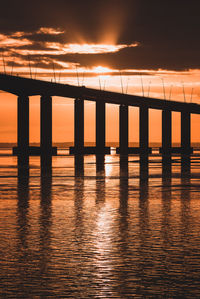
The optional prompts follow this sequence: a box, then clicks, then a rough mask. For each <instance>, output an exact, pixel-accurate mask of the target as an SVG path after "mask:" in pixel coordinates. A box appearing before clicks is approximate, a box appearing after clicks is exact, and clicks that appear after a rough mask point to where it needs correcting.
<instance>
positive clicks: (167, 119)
mask: <svg viewBox="0 0 200 299" xmlns="http://www.w3.org/2000/svg"><path fill="white" fill-rule="evenodd" d="M171 146H172V112H171V111H170V110H163V111H162V148H161V149H160V152H161V153H162V154H163V158H169V157H170V156H171Z"/></svg>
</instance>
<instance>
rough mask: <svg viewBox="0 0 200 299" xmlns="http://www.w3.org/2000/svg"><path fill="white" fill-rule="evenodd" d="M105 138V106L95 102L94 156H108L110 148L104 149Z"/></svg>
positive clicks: (103, 103)
mask: <svg viewBox="0 0 200 299" xmlns="http://www.w3.org/2000/svg"><path fill="white" fill-rule="evenodd" d="M105 138H106V104H105V102H103V101H102V102H100V101H97V102H96V154H110V148H109V147H105Z"/></svg>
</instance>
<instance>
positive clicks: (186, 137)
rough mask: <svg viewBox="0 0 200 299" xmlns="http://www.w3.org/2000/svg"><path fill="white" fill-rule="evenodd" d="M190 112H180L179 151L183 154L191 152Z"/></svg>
mask: <svg viewBox="0 0 200 299" xmlns="http://www.w3.org/2000/svg"><path fill="white" fill-rule="evenodd" d="M190 116H191V115H190V112H188V111H182V112H181V153H182V154H183V155H189V154H191V153H192V151H193V149H192V148H191V144H190V140H191V117H190Z"/></svg>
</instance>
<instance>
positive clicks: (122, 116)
mask: <svg viewBox="0 0 200 299" xmlns="http://www.w3.org/2000/svg"><path fill="white" fill-rule="evenodd" d="M117 153H120V154H128V106H127V105H120V107H119V148H117Z"/></svg>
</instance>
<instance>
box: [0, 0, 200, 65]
mask: <svg viewBox="0 0 200 299" xmlns="http://www.w3.org/2000/svg"><path fill="white" fill-rule="evenodd" d="M199 11H200V2H199V1H198V0H190V1H189V0H182V1H178V0H168V1H160V0H151V1H147V0H101V1H94V0H84V1H80V0H73V1H72V0H57V1H53V0H48V1H46V0H42V1H41V0H40V1H38V0H35V1H32V0H29V1H27V0H26V1H25V0H18V1H15V0H7V1H3V2H2V3H1V11H0V33H2V34H10V35H12V33H14V32H16V31H23V32H24V38H26V39H27V40H29V41H30V42H31V43H32V44H31V45H24V46H21V49H27V50H28V49H29V50H34V49H35V50H45V49H46V45H45V43H46V42H56V43H59V44H60V45H62V44H63V43H80V42H83V41H84V42H88V43H99V42H102V39H103V38H104V37H106V36H109V35H112V34H113V35H116V42H117V43H121V44H131V43H134V42H135V41H137V42H139V43H140V46H139V47H135V48H126V49H122V50H120V51H119V52H117V53H107V54H66V55H48V54H47V55H46V59H50V60H51V59H54V60H55V62H56V61H57V62H58V61H65V62H73V63H79V64H80V65H81V66H88V67H91V66H93V65H98V64H102V65H106V66H109V67H113V68H118V69H127V68H129V69H130V68H136V69H140V68H141V69H158V68H162V69H173V70H183V69H189V68H200V62H199V61H200V59H199V53H200V38H199V30H200V18H199ZM41 27H51V28H60V30H61V31H62V30H63V31H64V33H60V34H58V35H54V34H47V33H46V34H44V33H37V31H38V30H39V28H41ZM46 50H47V49H46ZM34 57H35V56H32V59H33V60H34V59H35V58H34ZM42 57H43V56H41V57H39V56H36V58H37V59H39V58H42Z"/></svg>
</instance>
